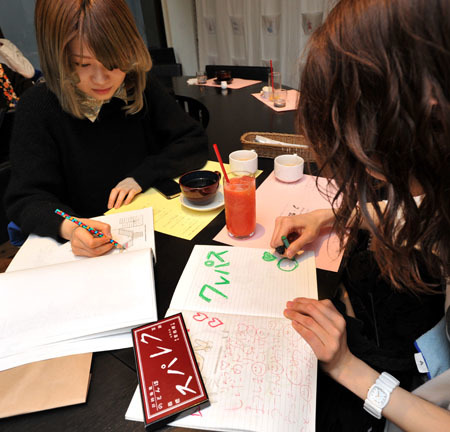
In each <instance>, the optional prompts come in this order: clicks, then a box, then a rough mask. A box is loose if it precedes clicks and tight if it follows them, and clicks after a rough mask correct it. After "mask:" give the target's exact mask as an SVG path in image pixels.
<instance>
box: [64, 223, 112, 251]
mask: <svg viewBox="0 0 450 432" xmlns="http://www.w3.org/2000/svg"><path fill="white" fill-rule="evenodd" d="M79 220H80V221H81V222H83V223H85V224H86V225H89V226H90V227H92V228H95V229H98V230H99V231H101V232H102V233H103V234H105V235H104V236H103V237H94V236H93V235H92V234H91V233H90V232H89V231H88V230H86V229H84V228H81V227H80V226H77V225H75V224H74V223H73V222H70V221H69V220H64V221H63V222H62V224H61V228H60V235H61V237H62V238H65V239H66V240H70V243H71V245H72V252H73V253H74V254H75V255H79V256H87V257H95V256H100V255H104V254H105V253H107V252H109V251H110V250H111V249H112V248H113V247H114V246H113V244H112V243H110V242H109V241H110V240H111V227H110V226H109V225H108V224H106V223H103V222H99V221H96V220H92V219H79Z"/></svg>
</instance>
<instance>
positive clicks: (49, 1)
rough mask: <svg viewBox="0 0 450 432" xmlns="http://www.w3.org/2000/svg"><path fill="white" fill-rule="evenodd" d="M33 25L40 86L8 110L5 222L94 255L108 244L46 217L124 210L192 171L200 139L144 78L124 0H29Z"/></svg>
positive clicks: (142, 49) (145, 63) (200, 160)
mask: <svg viewBox="0 0 450 432" xmlns="http://www.w3.org/2000/svg"><path fill="white" fill-rule="evenodd" d="M35 26H36V35H37V42H38V49H39V55H40V62H41V68H42V71H43V74H44V77H45V81H46V82H45V84H42V85H37V86H35V87H34V88H33V89H32V90H30V91H29V92H27V93H26V94H25V95H24V97H23V98H22V99H21V100H20V102H19V104H18V106H17V113H16V119H15V129H14V132H13V138H12V146H11V164H12V174H11V181H10V185H9V190H8V192H7V196H6V205H7V214H8V216H9V218H10V220H12V221H13V222H15V223H16V224H17V225H18V226H19V227H20V228H21V230H22V231H23V232H24V233H25V234H28V233H34V234H38V235H41V236H49V237H53V238H56V239H61V238H62V239H67V240H70V241H71V244H72V250H73V252H74V253H75V254H77V255H87V256H96V255H102V254H104V253H106V252H107V251H108V250H109V249H110V248H111V244H110V243H109V241H108V238H106V237H102V238H94V237H92V236H91V235H90V234H89V233H88V232H87V231H86V230H83V229H80V228H78V227H77V226H76V225H75V224H73V223H70V222H69V221H66V220H61V218H60V217H59V216H58V215H56V214H54V211H55V209H57V208H59V209H61V210H63V211H65V212H66V213H68V214H72V215H77V216H79V217H81V218H83V217H93V216H97V215H101V214H103V213H104V212H105V210H107V209H108V208H112V207H115V208H117V207H120V206H121V205H122V204H128V203H129V202H130V201H131V200H132V199H133V197H134V196H135V195H136V194H138V193H140V192H141V191H142V190H146V189H148V188H149V187H151V186H152V185H153V184H154V183H155V182H156V181H157V180H159V179H162V178H171V177H175V176H177V175H180V174H182V173H183V172H185V171H188V170H191V169H195V168H199V167H201V166H202V165H203V164H204V163H205V162H206V158H207V154H208V147H207V137H206V135H205V133H204V131H203V129H202V127H201V126H200V125H199V123H197V122H195V121H194V120H193V119H192V118H191V117H189V116H188V114H186V113H185V112H184V111H183V110H182V109H181V108H180V107H179V105H178V104H177V103H176V101H175V99H174V98H173V97H172V96H171V95H169V94H168V92H167V91H166V90H165V89H164V88H163V87H162V86H161V85H160V84H159V83H158V81H157V80H156V79H155V78H154V77H152V76H150V77H149V75H148V71H149V70H150V68H151V65H152V64H151V59H150V56H149V53H148V50H147V47H146V46H145V44H144V42H143V40H142V38H141V37H140V35H139V33H138V31H137V29H136V25H135V23H134V20H133V17H132V14H131V12H130V10H129V9H128V6H127V4H126V1H125V0H95V1H94V0H84V1H79V0H37V2H36V9H35ZM86 223H88V224H89V225H91V226H93V227H95V228H97V229H100V230H102V231H104V232H105V234H107V235H108V234H110V229H109V227H108V226H107V225H105V224H103V223H100V222H97V221H91V220H90V221H88V222H86Z"/></svg>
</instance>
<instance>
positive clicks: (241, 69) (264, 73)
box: [205, 65, 270, 82]
mask: <svg viewBox="0 0 450 432" xmlns="http://www.w3.org/2000/svg"><path fill="white" fill-rule="evenodd" d="M221 70H228V71H230V72H231V76H232V77H233V78H245V79H253V80H260V81H263V82H265V81H267V77H268V75H269V73H270V67H268V66H227V65H206V66H205V71H206V75H207V76H208V79H209V78H215V77H216V72H217V71H221Z"/></svg>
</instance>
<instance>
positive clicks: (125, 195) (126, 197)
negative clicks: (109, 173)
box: [108, 177, 142, 209]
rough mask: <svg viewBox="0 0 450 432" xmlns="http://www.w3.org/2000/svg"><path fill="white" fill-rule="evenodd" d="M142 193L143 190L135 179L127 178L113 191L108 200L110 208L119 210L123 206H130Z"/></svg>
mask: <svg viewBox="0 0 450 432" xmlns="http://www.w3.org/2000/svg"><path fill="white" fill-rule="evenodd" d="M140 192H142V188H141V187H140V186H139V184H138V183H137V182H136V180H135V179H134V178H133V177H127V178H126V179H124V180H122V181H121V182H120V183H118V184H117V186H116V187H115V188H114V189H113V190H111V193H110V194H109V200H108V208H109V209H112V208H113V207H114V208H116V209H117V208H119V207H120V206H121V205H122V204H125V205H126V204H130V202H131V201H132V200H133V198H134V197H135V196H136V195H137V194H138V193H140Z"/></svg>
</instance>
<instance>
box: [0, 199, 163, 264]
mask: <svg viewBox="0 0 450 432" xmlns="http://www.w3.org/2000/svg"><path fill="white" fill-rule="evenodd" d="M93 219H95V220H99V221H101V222H105V223H108V224H109V225H110V226H111V234H112V237H113V239H114V240H116V241H118V242H119V243H120V244H122V245H124V246H125V247H126V251H120V250H119V249H116V248H113V249H112V250H111V252H110V253H109V255H114V254H125V253H128V252H129V251H134V250H140V249H148V248H150V249H152V252H153V256H154V258H155V257H156V255H155V233H154V230H153V209H152V208H151V207H150V208H146V209H142V210H135V211H130V212H126V213H120V214H112V215H108V216H99V217H96V218H93ZM85 259H86V258H85V257H77V256H75V255H74V254H73V252H72V248H71V245H70V242H66V243H64V244H61V243H59V242H58V241H56V240H54V239H52V238H49V237H40V236H37V235H35V234H31V235H30V236H28V238H27V240H26V242H25V243H24V244H23V246H22V247H21V248H20V249H19V252H18V253H17V254H16V256H15V257H14V259H13V260H12V262H11V264H10V265H9V267H8V272H10V271H16V270H23V269H27V268H33V267H41V266H44V265H51V264H59V263H63V262H70V261H78V260H85Z"/></svg>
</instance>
